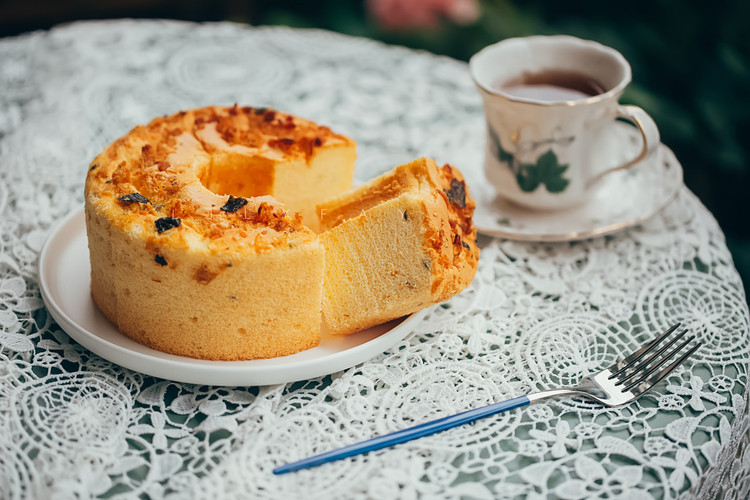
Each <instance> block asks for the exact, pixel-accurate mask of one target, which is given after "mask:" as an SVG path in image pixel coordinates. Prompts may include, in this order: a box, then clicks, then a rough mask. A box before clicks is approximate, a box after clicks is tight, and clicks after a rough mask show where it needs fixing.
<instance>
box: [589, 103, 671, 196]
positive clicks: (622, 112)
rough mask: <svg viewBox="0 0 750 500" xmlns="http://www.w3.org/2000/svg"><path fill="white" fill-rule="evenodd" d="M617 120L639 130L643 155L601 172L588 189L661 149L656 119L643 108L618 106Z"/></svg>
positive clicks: (592, 180) (590, 181)
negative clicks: (625, 121)
mask: <svg viewBox="0 0 750 500" xmlns="http://www.w3.org/2000/svg"><path fill="white" fill-rule="evenodd" d="M616 118H623V119H625V120H627V121H629V122H631V123H633V124H634V125H635V126H636V127H637V128H638V130H639V131H640V133H641V138H642V139H643V148H642V149H641V153H640V154H639V155H638V156H636V157H635V158H633V159H632V160H629V161H626V162H625V163H623V164H621V165H617V166H616V167H612V168H609V169H607V170H604V171H603V172H599V173H598V174H597V175H595V176H594V177H593V178H591V179H590V180H589V181H588V182H587V183H586V187H587V188H588V187H590V186H592V185H593V184H596V183H597V182H599V181H600V180H601V179H602V178H603V177H604V176H605V175H607V174H611V173H612V172H618V171H620V170H626V169H628V168H631V167H634V166H635V165H637V164H639V163H640V162H642V161H643V160H644V159H645V158H646V157H648V156H649V155H650V154H651V153H653V152H654V151H656V148H657V147H659V144H660V141H661V140H660V137H659V129H658V128H657V127H656V123H655V122H654V119H653V118H651V116H649V114H648V113H646V112H645V111H643V110H642V109H641V108H639V107H638V106H631V105H623V106H618V107H617V115H616Z"/></svg>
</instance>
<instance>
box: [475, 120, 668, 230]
mask: <svg viewBox="0 0 750 500" xmlns="http://www.w3.org/2000/svg"><path fill="white" fill-rule="evenodd" d="M612 129H613V134H612V136H611V137H610V140H611V141H613V144H612V150H613V154H617V155H619V156H620V157H622V159H625V158H632V157H634V156H635V155H636V154H637V152H638V151H639V150H640V147H641V146H640V139H639V138H638V136H637V135H635V134H637V131H636V130H635V129H634V128H633V127H630V126H628V125H624V124H617V125H616V126H615V127H612ZM478 163H479V164H478V168H475V169H472V170H470V171H468V172H467V174H468V175H467V176H466V177H467V182H468V183H469V188H470V190H471V194H472V197H473V198H474V200H475V201H476V204H477V206H476V210H475V212H474V224H475V225H476V227H477V231H479V232H481V233H484V234H487V235H490V236H498V237H501V238H508V239H513V240H522V241H550V242H554V241H575V240H582V239H586V238H591V237H594V236H601V235H605V234H611V233H614V232H616V231H620V230H622V229H625V228H628V227H630V226H633V225H635V224H639V223H641V222H643V221H645V220H646V219H648V218H650V217H652V216H654V215H655V214H657V213H658V212H659V211H661V210H662V209H663V208H664V207H666V206H667V205H668V204H669V203H670V202H671V201H672V200H673V199H674V198H675V197H676V196H677V193H679V191H680V188H681V187H682V166H681V165H680V162H679V161H677V158H676V157H675V155H674V154H673V153H672V151H671V150H669V148H667V147H666V146H664V145H661V146H660V147H659V149H658V150H657V151H656V154H654V155H652V156H651V157H650V158H648V159H647V160H645V161H643V162H641V163H640V164H638V165H636V166H635V167H633V168H631V169H629V170H623V171H619V172H614V173H611V174H609V175H607V176H605V177H604V179H603V180H602V181H601V184H600V185H599V187H598V188H596V192H595V193H594V195H593V196H592V198H591V199H590V200H589V201H588V202H586V203H584V204H583V205H580V206H578V207H575V208H571V209H567V210H560V211H533V210H529V209H527V208H523V207H520V206H518V205H515V204H513V203H510V202H508V201H506V200H504V199H502V198H500V197H499V196H497V194H496V193H495V191H494V189H493V188H492V186H491V185H490V184H489V182H488V181H487V180H486V179H485V177H484V172H483V171H482V165H481V161H480V162H478Z"/></svg>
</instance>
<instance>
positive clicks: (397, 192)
mask: <svg viewBox="0 0 750 500" xmlns="http://www.w3.org/2000/svg"><path fill="white" fill-rule="evenodd" d="M473 211H474V201H473V200H472V199H471V197H470V196H469V193H468V190H467V188H466V184H465V183H464V179H463V176H462V175H461V173H460V172H459V171H458V170H457V169H456V168H454V167H451V166H450V165H445V166H443V167H438V166H437V165H435V162H434V161H433V160H431V159H426V158H421V159H418V160H415V161H413V162H411V163H408V164H406V165H402V166H400V167H397V168H395V169H394V170H392V171H391V172H388V173H386V174H384V175H382V176H380V177H377V178H376V179H373V180H372V181H370V182H368V183H367V184H365V185H363V186H360V187H358V188H355V189H353V190H350V191H348V192H346V193H344V194H341V195H339V196H336V197H334V198H332V199H330V200H327V201H326V202H324V203H321V204H319V205H318V212H319V217H320V228H321V230H322V231H324V232H322V233H321V234H320V235H319V239H320V241H321V242H322V243H323V245H324V247H325V249H326V257H325V278H324V287H323V305H322V307H323V317H324V320H325V322H326V323H327V325H328V328H329V330H330V332H331V333H332V334H334V335H348V334H350V333H353V332H356V331H359V330H362V329H364V328H368V327H371V326H374V325H377V324H380V323H383V322H386V321H389V320H391V319H394V318H398V317H401V316H404V315H406V314H410V313H413V312H415V311H418V310H420V309H422V308H424V307H427V306H429V305H432V304H435V303H438V302H442V301H444V300H447V299H449V298H450V297H453V296H454V295H456V294H457V293H459V292H460V291H461V290H463V289H464V288H466V286H468V284H469V283H470V282H471V280H472V279H473V277H474V274H475V272H476V269H477V260H478V257H479V249H478V248H477V245H476V229H475V228H474V226H473V224H472V221H471V216H472V214H473Z"/></svg>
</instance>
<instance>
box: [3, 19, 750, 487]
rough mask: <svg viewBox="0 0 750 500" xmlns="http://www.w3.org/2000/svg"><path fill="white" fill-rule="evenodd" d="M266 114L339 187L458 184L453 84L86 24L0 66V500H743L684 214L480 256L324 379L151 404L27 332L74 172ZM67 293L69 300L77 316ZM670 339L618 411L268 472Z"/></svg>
mask: <svg viewBox="0 0 750 500" xmlns="http://www.w3.org/2000/svg"><path fill="white" fill-rule="evenodd" d="M234 102H238V103H241V104H243V105H245V104H246V105H257V106H272V107H275V108H278V109H281V110H285V111H289V112H292V113H294V114H297V115H300V116H304V117H307V118H310V119H313V120H316V121H318V122H320V123H324V124H327V125H330V126H331V127H332V128H334V129H335V130H337V131H340V132H342V133H345V134H348V135H350V136H351V137H353V138H355V139H356V140H357V142H358V145H359V160H358V164H357V177H358V178H359V179H362V180H364V179H368V178H370V177H372V176H374V175H375V174H378V173H380V172H383V171H385V170H387V169H390V168H391V167H393V166H395V165H397V164H399V163H401V162H402V161H406V160H410V159H412V158H415V157H417V156H420V155H428V156H436V157H437V159H438V160H442V161H446V160H450V161H452V162H454V163H455V164H457V165H458V166H459V167H460V168H462V169H466V170H467V171H469V170H471V169H475V168H477V162H479V161H480V160H481V150H482V140H483V138H482V134H481V133H476V131H477V130H479V131H481V127H482V126H483V115H482V109H481V103H480V99H479V96H478V95H477V92H476V91H475V89H474V87H473V84H472V83H471V81H470V78H469V76H468V71H467V67H466V65H465V64H463V63H460V62H457V61H454V60H451V59H447V58H443V57H436V56H433V55H430V54H426V53H420V52H414V51H410V50H407V49H404V48H399V47H388V46H384V45H382V44H379V43H375V42H372V41H369V40H365V39H358V38H349V37H344V36H340V35H335V34H332V33H328V32H323V31H304V30H292V29H285V28H273V29H271V28H251V27H246V26H240V25H234V24H209V25H196V24H187V23H176V22H153V21H151V22H140V21H120V22H90V23H78V24H73V25H71V26H65V27H61V28H58V29H54V30H52V31H51V32H42V33H34V34H31V35H27V36H22V37H18V38H11V39H5V40H0V176H1V178H2V182H1V183H0V214H2V215H1V219H0V235H1V236H0V238H1V239H0V242H1V251H0V327H1V329H0V347H1V348H2V350H0V497H3V498H48V497H51V498H88V497H92V496H102V497H108V498H113V497H129V498H132V497H148V496H150V497H154V498H161V497H166V498H186V499H187V498H196V497H197V498H243V497H244V498H301V497H304V498H310V499H312V498H326V499H329V498H416V497H430V498H435V497H438V498H493V497H526V498H539V497H552V498H568V499H573V498H584V497H609V498H616V497H618V496H626V497H627V498H647V497H657V498H659V497H662V498H670V497H678V496H681V495H684V496H687V497H701V498H707V497H712V498H713V497H714V496H715V495H717V494H720V493H721V494H725V495H726V496H727V498H747V497H748V495H750V453H749V452H747V450H746V448H747V447H748V441H749V438H748V427H750V415H749V411H748V392H747V385H748V361H749V360H750V352H749V346H750V337H749V333H748V308H747V303H746V299H745V296H744V293H743V289H742V284H741V281H740V278H739V276H738V274H737V272H736V270H735V268H734V266H733V263H732V258H731V255H730V254H729V252H728V250H727V247H726V245H725V242H724V237H723V235H722V232H721V230H720V229H719V227H718V225H717V223H716V221H715V220H714V219H713V217H712V216H711V215H710V214H709V213H708V212H707V210H706V209H705V208H704V207H703V205H702V204H701V203H700V202H699V201H698V200H697V199H696V198H695V196H694V195H692V194H691V193H690V192H689V191H688V190H687V189H685V188H683V190H682V191H681V193H680V194H679V196H678V198H677V199H676V200H675V202H673V203H672V204H671V205H669V206H668V207H667V209H666V210H664V211H663V212H662V213H660V214H659V215H657V216H656V217H654V218H653V219H651V220H649V221H648V222H647V223H645V224H643V225H641V226H637V227H634V228H631V229H629V230H626V231H624V232H621V233H619V234H617V235H614V236H608V237H601V238H596V239H592V240H589V241H584V242H579V243H561V244H533V243H531V244H530V243H517V242H513V241H507V240H500V239H490V238H482V239H481V247H482V252H481V260H480V266H479V272H478V274H477V277H476V279H475V280H474V282H473V284H472V285H471V287H470V288H469V289H467V290H466V291H465V292H464V293H462V294H461V295H460V296H458V297H456V298H455V299H453V300H451V301H450V302H448V303H446V304H444V305H441V306H437V307H434V308H432V309H431V310H430V311H429V312H428V314H427V315H426V317H425V319H424V320H423V321H422V322H421V323H419V324H418V326H417V328H416V330H415V331H414V332H413V333H412V334H410V335H409V336H407V337H406V339H405V340H403V341H402V342H401V343H400V344H398V345H397V346H395V347H393V348H392V349H390V350H389V351H388V352H385V353H383V354H381V355H378V356H377V357H375V358H374V359H372V360H371V361H368V362H366V363H364V364H362V365H359V366H356V367H353V368H351V369H348V370H345V371H343V372H338V373H334V374H332V375H330V376H326V377H323V378H320V379H315V380H309V381H304V382H299V383H293V384H288V385H282V386H270V387H211V386H202V385H189V384H181V383H174V382H169V381H166V380H161V379H155V378H152V377H148V376H145V375H142V374H139V373H137V372H133V371H130V370H127V369H124V368H121V367H119V366H117V365H114V364H112V363H110V362H108V361H106V360H104V359H102V358H100V357H98V356H96V355H94V354H92V353H91V352H89V351H87V350H86V349H84V348H82V347H81V346H79V345H78V344H77V343H76V342H74V341H72V340H71V339H70V338H69V337H68V336H67V335H66V334H65V333H64V332H63V331H62V330H61V329H60V328H59V327H58V325H57V324H55V323H54V321H53V320H52V319H51V317H50V315H49V314H48V313H47V311H46V310H45V308H44V305H43V303H42V301H41V299H40V293H39V289H38V285H37V261H38V255H39V251H40V248H41V247H42V245H43V243H44V241H45V237H46V236H47V234H48V231H49V229H50V227H51V225H52V224H53V223H54V222H55V221H57V220H59V219H60V218H62V217H63V216H65V215H66V214H67V213H68V212H69V211H71V210H73V209H74V208H76V207H77V206H79V205H80V204H81V203H82V198H83V196H82V192H83V180H84V177H85V175H86V168H87V165H88V164H89V161H90V160H91V159H92V158H93V157H94V156H95V154H96V153H97V152H98V151H100V150H101V149H102V148H103V147H104V146H105V145H106V144H108V142H109V141H111V140H113V139H115V138H116V137H118V136H120V135H122V134H124V133H125V132H126V131H128V130H129V129H130V128H131V127H132V126H133V125H135V124H138V123H143V122H146V121H148V120H149V119H150V118H152V117H154V116H158V115H161V114H167V113H172V112H175V111H177V110H179V109H184V108H192V107H198V106H202V105H207V104H227V105H229V104H232V103H234ZM70 293H80V294H87V293H88V291H87V290H71V291H70ZM676 321H681V322H682V323H683V324H684V325H686V326H687V327H688V328H690V330H691V331H692V332H694V333H695V334H696V335H697V336H698V337H699V338H700V339H701V340H702V341H703V342H704V344H705V346H704V347H703V348H702V349H701V350H700V351H699V352H698V353H697V354H696V355H694V357H693V359H692V361H689V362H688V363H687V364H686V365H685V366H684V367H683V368H682V369H679V370H678V371H677V372H676V373H675V374H673V375H672V376H670V377H669V378H668V379H667V380H666V381H665V382H663V383H661V384H660V385H659V386H657V388H656V389H655V390H654V391H653V392H651V393H649V394H648V395H647V396H645V397H643V398H642V399H641V400H639V401H638V402H636V403H633V404H630V405H627V406H625V407H621V408H617V409H609V408H603V407H601V406H598V405H595V404H592V403H589V402H584V401H581V400H574V399H570V398H563V399H559V400H550V401H547V402H544V403H540V404H536V405H532V406H530V407H527V408H525V409H521V410H514V411H511V412H509V413H505V414H502V415H500V416H497V417H492V418H488V419H485V420H482V421H479V422H477V423H476V424H474V425H470V426H465V427H463V428H457V429H453V430H450V431H447V432H444V433H441V434H438V435H435V436H432V437H428V438H424V439H421V440H417V441H413V442H411V443H407V444H403V445H400V446H398V447H395V448H393V449H389V450H383V451H379V452H375V453H371V454H370V455H368V456H366V457H357V458H353V459H348V460H345V461H340V462H337V463H333V464H328V465H325V466H322V467H320V468H317V469H312V470H308V471H302V472H299V473H295V474H289V475H285V476H274V475H272V474H271V469H272V468H273V467H274V466H275V465H279V464H280V463H282V462H286V461H290V460H294V459H299V458H302V457H306V456H308V455H310V454H313V453H316V452H322V451H327V450H329V449H331V448H334V447H337V446H340V445H342V444H347V443H352V442H356V441H359V440H362V439H364V438H368V437H371V436H373V435H376V434H381V433H386V432H389V431H393V430H397V429H400V428H403V427H406V426H409V425H410V424H413V423H417V422H422V421H425V420H428V419H432V418H435V417H438V416H441V415H447V414H452V413H455V412H458V411H462V410H465V409H468V408H472V407H476V406H479V405H484V404H487V403H490V402H494V401H498V400H501V399H503V398H507V397H512V396H518V395H521V394H524V393H526V392H527V391H530V390H535V389H547V388H552V387H555V386H558V385H565V384H568V383H571V382H575V381H577V379H578V378H579V377H580V376H582V375H584V374H586V373H588V372H590V371H593V370H595V369H597V368H600V367H603V366H606V365H608V364H610V363H611V362H613V360H614V359H615V356H616V353H621V352H626V351H628V350H630V349H631V348H633V347H635V346H636V345H638V344H639V343H641V342H643V341H644V340H645V339H646V338H649V337H650V336H651V335H652V333H654V332H657V331H661V330H663V329H664V328H666V327H667V326H668V325H670V324H672V323H674V322H676Z"/></svg>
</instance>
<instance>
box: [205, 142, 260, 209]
mask: <svg viewBox="0 0 750 500" xmlns="http://www.w3.org/2000/svg"><path fill="white" fill-rule="evenodd" d="M273 170H274V169H273V164H272V162H271V161H269V160H266V159H264V158H258V157H250V156H245V155H240V154H232V153H224V154H218V155H216V154H215V156H214V158H213V161H212V162H211V164H210V165H209V166H208V167H207V168H206V169H205V170H204V171H203V172H202V173H201V174H200V175H199V176H198V178H199V179H200V182H201V184H203V185H204V186H205V187H206V189H208V190H209V191H211V192H213V193H216V194H219V195H229V194H231V195H233V196H242V197H244V198H248V197H253V196H263V195H267V194H272V190H273V181H274V175H273Z"/></svg>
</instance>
